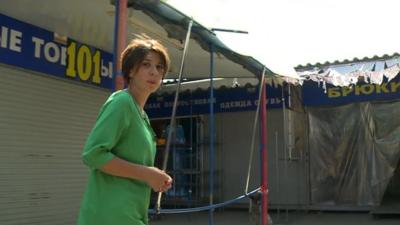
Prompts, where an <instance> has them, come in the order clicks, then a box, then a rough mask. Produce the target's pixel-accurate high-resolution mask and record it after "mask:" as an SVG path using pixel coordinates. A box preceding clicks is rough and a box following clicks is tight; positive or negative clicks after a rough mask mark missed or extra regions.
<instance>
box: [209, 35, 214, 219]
mask: <svg viewBox="0 0 400 225" xmlns="http://www.w3.org/2000/svg"><path fill="white" fill-rule="evenodd" d="M209 115H210V117H209V128H208V130H209V136H210V137H209V139H210V143H209V155H208V159H209V171H210V175H209V185H210V186H209V190H210V205H212V204H213V199H214V163H215V162H214V161H215V159H214V155H215V150H214V134H215V130H214V125H215V124H214V45H213V44H212V43H211V44H210V114H209ZM213 213H214V209H210V210H209V212H208V224H209V225H212V224H213V222H214V218H213V217H214V215H213Z"/></svg>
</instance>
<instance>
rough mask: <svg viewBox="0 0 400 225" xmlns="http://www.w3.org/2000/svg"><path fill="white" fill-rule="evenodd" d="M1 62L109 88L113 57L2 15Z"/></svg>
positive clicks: (0, 28)
mask: <svg viewBox="0 0 400 225" xmlns="http://www.w3.org/2000/svg"><path fill="white" fill-rule="evenodd" d="M0 62H1V63H5V64H9V65H13V66H17V67H22V68H25V69H30V70H34V71H37V72H41V73H46V74H50V75H53V76H57V77H62V78H66V79H72V80H77V81H80V82H85V83H89V84H92V85H96V86H100V87H104V88H109V89H110V88H112V54H110V53H107V52H104V51H102V50H99V49H96V48H93V47H90V46H88V45H86V44H82V43H79V42H77V41H75V40H72V39H65V40H62V39H59V38H57V35H56V34H55V33H53V32H50V31H47V30H45V29H42V28H39V27H36V26H33V25H31V24H28V23H24V22H21V21H19V20H16V19H13V18H11V17H8V16H5V15H2V14H0Z"/></svg>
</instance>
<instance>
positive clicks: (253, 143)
mask: <svg viewBox="0 0 400 225" xmlns="http://www.w3.org/2000/svg"><path fill="white" fill-rule="evenodd" d="M264 78H265V67H264V69H263V72H262V75H261V81H260V85H259V88H258V90H259V92H258V104H257V109H256V115H255V117H254V123H253V134H252V136H251V145H250V157H249V164H248V167H247V177H246V186H245V188H244V194H247V192H248V191H249V183H250V175H251V165H252V162H253V154H254V145H255V137H256V131H257V122H258V115H259V114H260V105H261V97H262V89H263V86H264V83H265V82H264Z"/></svg>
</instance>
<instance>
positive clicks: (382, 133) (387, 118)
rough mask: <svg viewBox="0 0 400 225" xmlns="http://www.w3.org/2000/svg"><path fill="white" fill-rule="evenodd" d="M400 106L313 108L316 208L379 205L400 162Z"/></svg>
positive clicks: (313, 197)
mask: <svg viewBox="0 0 400 225" xmlns="http://www.w3.org/2000/svg"><path fill="white" fill-rule="evenodd" d="M399 108H400V101H392V102H375V103H371V102H363V103H353V104H349V105H344V106H335V107H323V108H322V107H315V108H314V107H312V108H307V111H308V116H309V120H308V121H309V124H308V125H309V148H310V186H311V204H314V205H333V206H343V205H345V206H375V205H379V203H380V202H381V199H382V197H383V195H384V192H385V190H386V187H387V185H388V183H389V181H390V179H391V177H392V176H393V173H394V171H395V169H396V166H397V163H398V161H399V158H400V113H399V112H398V110H399Z"/></svg>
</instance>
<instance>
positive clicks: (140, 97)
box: [128, 87, 149, 110]
mask: <svg viewBox="0 0 400 225" xmlns="http://www.w3.org/2000/svg"><path fill="white" fill-rule="evenodd" d="M128 91H129V93H130V94H131V95H132V96H133V97H134V98H135V100H136V102H137V103H138V105H139V107H140V108H141V109H142V110H143V108H144V105H145V104H146V101H147V98H148V97H149V95H146V94H143V93H141V92H140V91H138V90H137V89H136V88H132V87H128Z"/></svg>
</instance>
